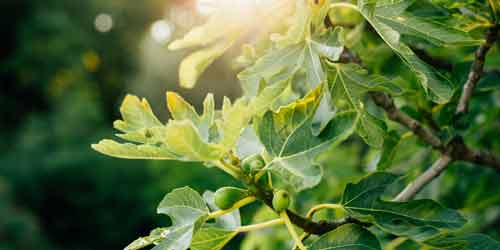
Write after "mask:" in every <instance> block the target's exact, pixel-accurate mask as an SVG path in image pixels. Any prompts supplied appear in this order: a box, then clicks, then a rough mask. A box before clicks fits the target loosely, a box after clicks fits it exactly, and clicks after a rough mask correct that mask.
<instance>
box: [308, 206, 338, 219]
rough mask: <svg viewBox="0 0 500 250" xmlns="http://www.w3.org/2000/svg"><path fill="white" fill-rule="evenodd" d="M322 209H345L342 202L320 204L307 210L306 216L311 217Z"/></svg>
mask: <svg viewBox="0 0 500 250" xmlns="http://www.w3.org/2000/svg"><path fill="white" fill-rule="evenodd" d="M322 209H335V210H336V209H342V210H344V207H343V206H342V205H340V204H319V205H316V206H314V207H312V208H311V209H310V210H309V212H307V215H306V218H308V219H311V218H312V217H313V216H314V214H315V213H316V212H318V211H319V210H322Z"/></svg>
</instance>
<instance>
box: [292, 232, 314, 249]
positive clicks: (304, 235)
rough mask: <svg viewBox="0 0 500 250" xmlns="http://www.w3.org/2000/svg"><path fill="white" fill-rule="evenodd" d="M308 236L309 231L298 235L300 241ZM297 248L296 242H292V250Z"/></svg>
mask: <svg viewBox="0 0 500 250" xmlns="http://www.w3.org/2000/svg"><path fill="white" fill-rule="evenodd" d="M309 236H311V234H310V233H307V232H304V233H302V235H300V241H301V242H303V241H304V240H306V239H307V238H308V237H309ZM295 249H297V243H295V244H293V247H292V250H295Z"/></svg>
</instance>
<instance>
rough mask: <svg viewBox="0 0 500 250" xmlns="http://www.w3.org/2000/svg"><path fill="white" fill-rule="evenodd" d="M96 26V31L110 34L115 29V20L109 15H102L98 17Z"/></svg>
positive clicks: (95, 22)
mask: <svg viewBox="0 0 500 250" xmlns="http://www.w3.org/2000/svg"><path fill="white" fill-rule="evenodd" d="M94 25H95V29H96V30H97V31H99V32H102V33H106V32H109V31H111V29H112V28H113V18H112V17H111V15H109V14H106V13H101V14H99V15H97V16H96V18H95V21H94Z"/></svg>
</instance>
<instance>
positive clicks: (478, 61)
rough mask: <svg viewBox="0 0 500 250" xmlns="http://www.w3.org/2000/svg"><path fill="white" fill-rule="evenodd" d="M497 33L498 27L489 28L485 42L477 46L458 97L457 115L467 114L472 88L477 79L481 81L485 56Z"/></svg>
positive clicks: (499, 29)
mask: <svg viewBox="0 0 500 250" xmlns="http://www.w3.org/2000/svg"><path fill="white" fill-rule="evenodd" d="M499 31H500V25H495V26H493V27H491V28H490V30H489V31H488V33H487V34H486V42H485V43H484V44H483V45H481V46H479V48H478V49H477V51H476V55H475V60H474V62H473V63H472V66H471V68H470V72H469V76H468V78H467V82H466V83H465V85H464V89H463V91H462V96H461V97H460V101H459V102H458V106H457V111H456V112H455V113H456V114H457V115H461V114H465V113H467V110H468V107H469V101H470V99H471V97H472V94H473V92H474V88H475V87H476V85H477V83H478V82H479V79H481V76H482V75H483V73H484V72H483V71H484V62H485V58H486V54H487V53H488V51H489V50H490V48H491V46H492V45H493V44H494V43H495V41H496V40H497V37H498V33H499Z"/></svg>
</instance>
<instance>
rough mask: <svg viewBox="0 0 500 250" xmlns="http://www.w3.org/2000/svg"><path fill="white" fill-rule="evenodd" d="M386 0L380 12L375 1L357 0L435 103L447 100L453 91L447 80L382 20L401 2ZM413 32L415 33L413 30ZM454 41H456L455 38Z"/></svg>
mask: <svg viewBox="0 0 500 250" xmlns="http://www.w3.org/2000/svg"><path fill="white" fill-rule="evenodd" d="M386 2H387V4H385V5H384V9H383V11H381V12H378V11H377V8H376V6H375V3H374V2H372V1H369V0H359V1H358V8H359V9H360V11H361V13H362V14H363V16H364V17H365V18H366V20H367V21H368V22H369V23H370V24H371V25H372V27H373V28H374V29H375V31H376V32H377V33H378V34H379V35H380V37H381V38H382V39H383V40H384V41H385V43H387V45H389V47H390V48H391V49H392V50H393V51H394V52H395V53H396V54H397V55H398V56H399V57H400V58H401V60H402V61H403V62H404V63H405V64H406V65H408V67H409V68H410V69H411V70H412V71H413V72H414V74H415V75H416V77H417V78H418V80H419V82H420V84H421V86H422V87H423V89H424V90H425V91H426V93H428V96H429V98H430V99H431V100H432V101H434V102H437V103H446V102H448V101H449V100H450V98H451V97H452V95H453V92H454V90H453V88H452V86H451V83H450V82H449V80H448V79H446V78H445V77H444V76H443V75H441V74H440V73H439V72H438V71H436V70H435V69H433V68H432V67H431V66H429V65H427V64H426V63H425V62H423V61H422V60H420V59H419V58H418V57H417V56H416V55H415V53H414V52H413V51H412V50H411V49H410V48H409V47H408V46H407V45H406V44H404V43H403V42H402V41H401V33H400V32H398V30H396V29H395V28H394V27H392V26H391V25H393V24H387V23H385V22H384V20H385V21H387V17H388V16H387V15H388V13H390V12H391V11H390V10H391V8H392V7H394V8H395V11H396V12H399V11H401V4H402V2H401V1H396V2H394V3H391V1H386ZM389 17H390V16H389ZM384 18H385V19H384ZM421 27H422V26H420V25H415V26H414V27H413V28H416V29H418V28H421ZM399 28H401V27H399ZM434 28H435V27H434ZM413 32H414V33H415V31H413ZM444 32H446V31H444ZM420 33H425V31H421V32H420ZM427 33H428V32H427ZM432 33H433V34H434V33H438V32H436V31H433V32H432ZM435 40H438V39H436V38H434V41H435ZM454 42H455V43H457V41H456V40H455V41H454ZM465 43H467V42H465Z"/></svg>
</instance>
